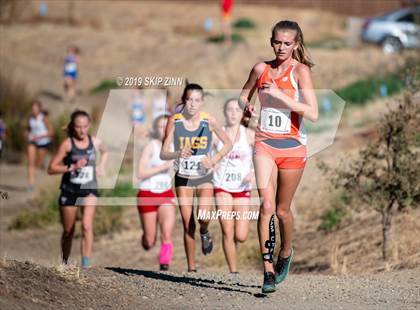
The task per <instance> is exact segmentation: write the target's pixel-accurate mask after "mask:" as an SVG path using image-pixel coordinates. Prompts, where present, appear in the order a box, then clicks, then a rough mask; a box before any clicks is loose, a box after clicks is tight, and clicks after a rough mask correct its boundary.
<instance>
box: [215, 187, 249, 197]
mask: <svg viewBox="0 0 420 310" xmlns="http://www.w3.org/2000/svg"><path fill="white" fill-rule="evenodd" d="M217 193H228V194H230V195H231V196H232V198H250V197H251V191H243V192H239V193H233V192H229V191H226V190H224V189H222V188H219V187H216V188H215V189H214V194H215V195H216V194H217Z"/></svg>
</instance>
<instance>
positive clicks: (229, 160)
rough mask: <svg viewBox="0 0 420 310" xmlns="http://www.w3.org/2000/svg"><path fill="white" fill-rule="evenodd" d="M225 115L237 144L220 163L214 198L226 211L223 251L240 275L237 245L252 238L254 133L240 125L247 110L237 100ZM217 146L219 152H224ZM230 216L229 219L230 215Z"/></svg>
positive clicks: (228, 131)
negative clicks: (250, 220)
mask: <svg viewBox="0 0 420 310" xmlns="http://www.w3.org/2000/svg"><path fill="white" fill-rule="evenodd" d="M223 112H224V115H225V118H226V126H225V127H224V130H225V132H226V134H227V135H228V137H229V138H230V140H231V141H232V143H233V148H232V150H231V151H230V152H229V153H228V154H227V155H226V156H225V157H223V159H222V160H220V162H219V163H218V165H217V166H216V168H215V170H214V174H213V184H214V194H215V197H216V204H217V209H218V210H222V211H224V213H223V214H222V216H220V217H219V222H220V225H221V228H222V232H223V250H224V252H225V257H226V260H227V263H228V265H229V270H230V272H231V273H236V272H237V266H236V245H237V243H238V242H244V241H245V240H246V238H247V236H248V229H249V220H248V219H247V218H246V212H247V211H249V204H250V197H251V180H252V178H253V171H252V170H251V167H252V145H253V140H254V134H253V131H251V130H249V129H247V128H245V127H244V126H242V125H241V124H240V122H241V119H242V116H243V110H242V109H241V107H240V106H239V103H238V100H237V99H229V100H227V101H226V102H225V104H224V107H223ZM222 146H223V145H222V143H221V142H220V141H217V142H216V150H220V149H221V148H222ZM228 212H230V213H231V214H230V215H228V214H226V213H228Z"/></svg>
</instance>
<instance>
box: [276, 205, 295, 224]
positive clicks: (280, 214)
mask: <svg viewBox="0 0 420 310" xmlns="http://www.w3.org/2000/svg"><path fill="white" fill-rule="evenodd" d="M276 215H277V218H278V219H279V220H281V221H287V220H289V219H290V217H291V216H292V211H291V210H290V208H289V207H285V206H282V205H278V206H277V211H276Z"/></svg>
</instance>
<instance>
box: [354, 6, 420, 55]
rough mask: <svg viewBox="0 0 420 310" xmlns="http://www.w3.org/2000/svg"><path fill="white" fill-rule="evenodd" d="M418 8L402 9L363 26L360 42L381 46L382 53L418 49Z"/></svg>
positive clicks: (419, 13)
mask: <svg viewBox="0 0 420 310" xmlns="http://www.w3.org/2000/svg"><path fill="white" fill-rule="evenodd" d="M419 23H420V6H416V7H411V8H402V9H399V10H396V11H392V12H390V13H387V14H385V15H383V16H380V17H373V18H370V19H367V20H366V21H365V22H364V24H363V30H362V40H363V41H365V42H371V43H376V44H379V45H381V46H382V49H383V51H384V53H386V54H389V53H395V52H399V51H401V50H402V49H404V48H420V25H419Z"/></svg>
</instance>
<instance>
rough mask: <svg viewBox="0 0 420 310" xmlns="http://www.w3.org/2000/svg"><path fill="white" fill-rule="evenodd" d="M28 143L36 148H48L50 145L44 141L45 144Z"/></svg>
mask: <svg viewBox="0 0 420 310" xmlns="http://www.w3.org/2000/svg"><path fill="white" fill-rule="evenodd" d="M29 144H32V145H33V146H35V147H36V148H37V149H49V148H50V146H51V142H48V143H45V144H36V143H35V142H29Z"/></svg>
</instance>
